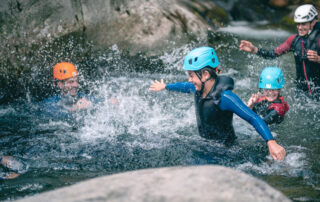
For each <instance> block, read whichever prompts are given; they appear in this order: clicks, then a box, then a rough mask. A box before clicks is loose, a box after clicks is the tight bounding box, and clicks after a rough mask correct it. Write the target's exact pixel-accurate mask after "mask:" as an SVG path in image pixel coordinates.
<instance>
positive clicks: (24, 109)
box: [0, 22, 320, 201]
mask: <svg viewBox="0 0 320 202" xmlns="http://www.w3.org/2000/svg"><path fill="white" fill-rule="evenodd" d="M265 27H267V26H265ZM290 34H292V33H289V32H286V31H283V30H272V29H263V30H261V29H257V28H256V27H255V26H253V25H252V27H250V26H249V25H247V24H242V23H239V22H238V23H237V24H235V23H231V25H230V26H228V27H225V28H223V29H221V30H219V31H218V32H217V33H216V34H214V35H213V36H212V39H211V42H210V43H211V44H209V45H211V46H213V47H214V48H215V50H216V52H217V54H218V56H219V59H220V62H221V68H222V70H223V74H224V75H228V76H231V77H233V78H234V79H235V84H236V86H235V90H234V92H235V93H236V94H237V95H239V97H240V98H241V99H242V100H243V101H245V102H246V101H247V100H248V98H249V97H250V95H251V94H252V93H255V92H257V90H258V89H257V82H258V77H259V74H260V72H261V70H262V69H263V68H264V67H265V66H279V67H281V68H282V70H283V72H284V77H285V81H286V85H285V88H284V90H283V91H282V94H283V95H284V96H285V97H286V101H288V104H289V105H290V110H289V112H288V113H287V116H286V119H285V121H284V122H283V123H281V124H280V125H278V126H273V127H271V130H272V133H273V135H274V136H275V137H276V139H277V141H278V143H279V144H281V145H283V146H284V147H285V148H286V150H287V157H286V159H285V160H284V161H283V162H274V161H272V160H271V158H270V156H268V150H267V147H266V144H265V142H264V141H263V139H262V138H261V137H260V136H259V134H258V133H257V132H255V130H254V128H253V127H252V126H251V125H249V124H248V123H246V122H245V121H243V120H241V119H240V118H239V117H237V116H234V127H235V130H236V134H237V137H238V138H237V141H236V144H235V145H233V146H231V147H225V146H224V145H221V144H219V143H216V142H214V141H211V140H206V139H203V138H201V137H200V136H199V135H198V132H197V126H196V119H195V112H194V111H195V109H194V100H193V96H192V95H191V94H182V93H175V92H167V91H163V92H157V93H156V92H149V91H148V87H149V85H150V84H151V82H152V81H153V80H155V79H161V78H163V79H164V80H165V81H166V82H177V81H186V80H187V75H186V73H185V72H184V71H183V70H182V62H183V56H184V55H185V54H186V53H187V52H188V51H190V50H191V49H192V48H194V47H197V46H201V45H205V44H202V43H201V42H199V43H194V44H187V45H185V46H183V47H180V48H177V49H175V50H174V51H173V52H168V53H165V54H163V55H162V56H160V57H159V58H157V60H161V61H162V63H163V64H164V69H163V70H162V71H148V72H144V71H128V72H126V71H123V70H122V71H121V72H122V73H121V74H119V73H118V72H117V68H112V69H113V71H108V72H107V73H106V74H105V75H104V76H103V77H102V78H99V79H98V80H96V81H92V80H86V79H85V76H83V77H82V78H81V83H82V84H84V85H86V86H89V87H88V89H86V90H87V91H88V92H90V93H91V94H92V95H93V96H96V97H100V98H101V97H102V98H105V99H104V100H105V101H103V102H100V103H98V104H96V105H94V106H91V107H90V109H89V110H88V111H86V112H81V113H75V114H74V116H73V117H71V118H70V117H69V118H68V119H65V118H59V117H49V116H47V115H45V114H44V113H42V110H41V107H40V106H41V105H40V104H39V102H35V101H33V99H32V97H31V98H30V97H27V98H26V99H21V100H19V101H17V102H14V103H10V104H7V105H2V106H0V147H1V150H0V155H10V156H13V157H15V158H16V161H17V164H18V166H17V167H18V168H17V169H18V170H19V172H20V173H21V176H20V177H19V178H17V179H14V180H7V181H2V182H0V200H13V199H17V198H21V197H24V196H29V195H34V194H37V193H40V192H43V191H48V190H53V189H56V188H58V187H63V186H67V185H71V184H74V183H76V182H79V181H82V180H85V179H89V178H93V177H97V176H102V175H109V174H114V173H119V172H124V171H130V170H136V169H143V168H156V167H164V166H175V165H185V166H188V165H205V164H214V165H223V166H227V167H231V168H234V169H237V170H240V171H243V172H245V173H248V174H250V175H253V176H255V177H257V178H259V179H262V180H264V181H266V182H267V183H269V184H270V185H271V186H273V187H275V188H276V189H278V190H280V191H281V192H283V193H284V194H285V195H286V196H288V197H289V198H290V199H292V200H294V201H316V200H319V198H320V163H319V162H320V161H319V155H320V149H319V148H320V147H319V142H320V132H319V131H320V124H319V123H320V111H319V103H318V102H316V101H313V100H310V99H308V98H306V97H304V96H302V97H299V98H297V97H295V96H294V89H295V85H294V78H295V64H294V59H293V56H292V54H287V55H285V56H282V57H280V58H278V59H276V60H264V59H261V58H258V57H256V56H253V55H249V54H246V53H243V52H240V51H238V46H239V43H240V40H241V39H247V40H251V41H252V42H253V43H254V44H257V45H259V46H263V47H265V48H273V47H275V46H276V45H278V44H280V43H281V42H282V41H284V40H285V39H286V37H287V36H289V35H290ZM112 51H113V54H111V55H107V54H106V55H104V56H101V57H99V58H96V60H97V61H99V60H105V61H114V64H115V65H117V62H119V63H120V61H121V60H122V58H121V56H120V53H119V50H118V49H117V47H116V46H113V47H112ZM125 67H126V66H125V65H123V64H122V66H121V68H125ZM99 68H100V69H111V68H109V67H108V66H100V67H99ZM145 68H149V67H145ZM138 69H143V68H138ZM110 97H115V98H117V99H118V101H119V104H116V105H114V104H110V103H109V102H108V98H110Z"/></svg>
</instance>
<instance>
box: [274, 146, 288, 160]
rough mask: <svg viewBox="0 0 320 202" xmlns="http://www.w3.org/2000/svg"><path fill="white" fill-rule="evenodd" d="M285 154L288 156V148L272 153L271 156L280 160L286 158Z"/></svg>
mask: <svg viewBox="0 0 320 202" xmlns="http://www.w3.org/2000/svg"><path fill="white" fill-rule="evenodd" d="M285 156H286V150H285V149H283V148H282V149H281V150H280V151H278V152H276V153H272V154H271V157H272V158H273V159H274V160H278V161H282V160H283V159H284V158H285Z"/></svg>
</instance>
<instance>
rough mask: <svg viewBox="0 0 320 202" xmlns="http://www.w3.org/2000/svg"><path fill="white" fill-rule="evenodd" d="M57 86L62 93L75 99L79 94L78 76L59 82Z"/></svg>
mask: <svg viewBox="0 0 320 202" xmlns="http://www.w3.org/2000/svg"><path fill="white" fill-rule="evenodd" d="M57 85H58V87H59V88H60V90H61V93H62V94H64V95H71V96H73V97H75V96H77V94H78V88H79V84H78V77H77V76H75V77H71V78H68V79H65V80H63V81H58V82H57Z"/></svg>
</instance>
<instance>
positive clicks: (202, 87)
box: [194, 71, 213, 95]
mask: <svg viewBox="0 0 320 202" xmlns="http://www.w3.org/2000/svg"><path fill="white" fill-rule="evenodd" d="M194 73H195V74H196V75H197V77H198V78H199V80H200V81H201V78H202V75H200V73H199V72H198V71H197V72H194ZM212 78H213V77H212V76H211V74H210V77H209V78H208V79H207V80H205V81H201V89H200V94H201V95H202V93H203V91H204V85H205V84H206V82H207V81H209V80H211V79H212Z"/></svg>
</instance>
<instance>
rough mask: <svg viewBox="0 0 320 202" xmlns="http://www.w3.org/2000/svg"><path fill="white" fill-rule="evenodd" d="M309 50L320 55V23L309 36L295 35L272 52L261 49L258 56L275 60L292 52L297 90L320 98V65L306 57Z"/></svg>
mask: <svg viewBox="0 0 320 202" xmlns="http://www.w3.org/2000/svg"><path fill="white" fill-rule="evenodd" d="M307 50H314V51H317V53H318V55H320V22H317V23H316V25H315V27H314V29H313V30H312V32H311V33H310V34H309V35H308V36H306V37H301V36H299V35H297V34H294V35H292V36H290V37H289V38H288V39H287V40H286V41H285V42H284V43H283V44H281V45H280V46H278V47H277V48H276V49H274V50H272V51H270V50H264V49H261V48H259V49H258V52H257V55H259V56H262V57H264V58H275V57H278V56H280V55H283V54H285V53H287V52H288V51H292V52H293V54H294V59H295V62H296V76H297V78H296V85H297V88H298V89H301V90H303V91H305V92H308V93H309V94H310V95H312V96H315V97H317V98H319V97H320V63H317V62H311V61H309V60H308V59H307V56H306V55H307Z"/></svg>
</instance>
